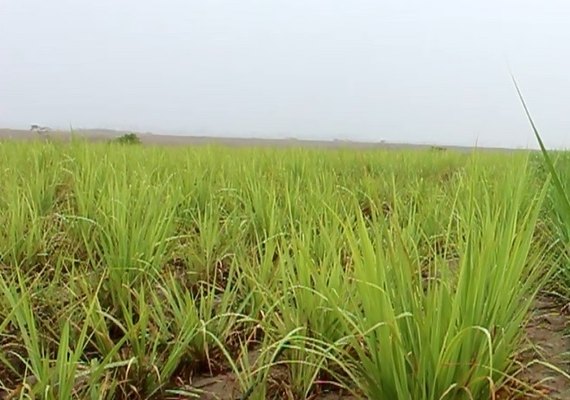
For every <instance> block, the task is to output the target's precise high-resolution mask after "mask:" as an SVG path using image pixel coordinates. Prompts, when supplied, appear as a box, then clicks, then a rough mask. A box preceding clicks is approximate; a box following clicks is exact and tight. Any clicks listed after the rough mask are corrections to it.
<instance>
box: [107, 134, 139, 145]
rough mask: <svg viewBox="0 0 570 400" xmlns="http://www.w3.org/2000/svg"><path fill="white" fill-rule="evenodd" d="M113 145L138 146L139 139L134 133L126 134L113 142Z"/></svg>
mask: <svg viewBox="0 0 570 400" xmlns="http://www.w3.org/2000/svg"><path fill="white" fill-rule="evenodd" d="M113 141H114V142H115V143H121V144H140V143H141V139H140V138H139V137H138V136H137V134H136V133H126V134H124V135H123V136H120V137H118V138H116V139H114V140H113Z"/></svg>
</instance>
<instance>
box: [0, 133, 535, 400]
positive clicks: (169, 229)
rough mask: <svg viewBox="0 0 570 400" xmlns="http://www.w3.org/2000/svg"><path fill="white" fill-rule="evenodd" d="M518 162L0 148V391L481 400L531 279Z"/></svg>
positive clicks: (334, 153) (530, 189)
mask: <svg viewBox="0 0 570 400" xmlns="http://www.w3.org/2000/svg"><path fill="white" fill-rule="evenodd" d="M527 161H528V160H527V156H526V155H524V154H518V153H516V154H515V153H513V154H507V153H505V154H485V153H473V154H467V153H456V152H453V151H446V152H433V151H429V150H428V151H419V150H418V151H406V152H403V151H388V150H383V151H381V150H369V151H364V150H360V151H355V150H340V149H338V150H330V149H329V150H310V149H263V150H262V149H253V148H252V149H237V148H223V147H213V146H212V147H196V148H158V147H138V146H137V147H130V146H127V147H125V146H120V145H113V144H111V145H109V144H105V145H98V144H88V143H82V142H75V143H71V144H49V143H48V144H45V143H35V144H32V143H8V142H7V143H2V144H1V145H0V170H1V171H2V177H3V178H2V180H0V224H1V226H2V227H3V228H2V230H1V231H0V257H1V261H0V262H1V269H0V271H1V272H0V344H2V346H3V352H2V353H1V355H0V387H4V388H6V390H12V391H13V392H11V393H12V394H14V395H17V396H22V397H27V398H38V399H39V398H45V399H69V398H78V399H79V398H91V399H99V398H109V399H111V398H121V397H123V396H135V397H137V396H138V397H139V398H150V397H152V396H159V397H160V396H163V397H166V396H167V395H168V393H174V391H175V392H176V393H177V395H179V396H181V395H182V394H181V392H182V390H183V389H184V390H186V391H187V392H190V391H191V389H189V388H190V387H191V382H190V380H189V376H191V374H192V373H194V374H198V373H206V372H208V371H209V370H212V372H214V373H216V371H220V370H222V369H223V368H226V369H228V370H231V371H233V373H235V376H236V378H237V380H238V384H239V387H240V390H241V391H242V392H247V393H248V394H249V395H250V398H251V399H254V398H255V399H264V398H270V397H271V396H277V397H276V398H283V397H279V396H280V395H279V394H275V393H273V392H272V389H271V388H272V386H271V385H270V384H269V382H270V381H271V379H270V377H271V374H272V373H274V372H275V371H279V372H280V374H281V375H280V377H281V378H280V379H282V380H284V381H285V382H286V386H287V387H288V391H289V392H288V393H289V394H290V395H291V396H293V397H294V398H296V399H304V398H308V397H309V396H310V395H311V394H312V393H314V392H315V391H316V390H318V389H319V388H320V387H321V386H322V385H321V384H320V383H319V382H320V381H322V380H323V379H328V380H332V381H334V382H336V385H337V386H344V387H346V388H347V389H349V390H350V391H352V392H353V394H354V395H355V396H362V397H364V398H370V399H395V400H398V399H401V400H408V399H434V400H437V399H458V398H465V399H487V398H489V396H490V394H491V393H492V392H494V391H495V390H496V389H497V387H499V386H500V385H501V383H502V382H503V381H504V378H505V376H506V374H508V373H509V372H511V369H510V368H511V362H512V360H511V356H512V355H513V354H514V353H515V352H516V350H517V348H518V345H519V340H520V339H521V333H522V330H521V327H522V325H523V323H524V319H525V316H526V313H527V310H528V307H529V304H530V302H531V300H532V298H533V295H534V293H535V291H536V290H537V288H538V287H539V285H540V284H541V283H542V281H543V279H544V277H545V276H546V274H545V269H544V268H545V265H546V264H545V262H544V260H543V256H544V254H545V252H543V244H542V243H541V242H540V241H538V240H534V241H533V238H534V237H535V236H533V235H534V231H535V224H536V219H537V215H538V212H539V207H540V206H541V203H542V198H543V194H544V190H543V188H542V186H541V185H540V184H538V183H537V181H536V180H535V179H533V175H532V174H530V173H528V167H527ZM248 353H251V354H250V355H255V356H256V357H248ZM30 376H32V377H33V379H31V380H30V379H29V378H28V380H26V382H28V383H29V384H27V385H20V383H21V382H23V381H24V380H25V379H27V378H26V377H30ZM176 377H178V378H179V379H174V378H176ZM182 383H184V384H185V385H186V386H184V385H183V384H182ZM14 390H15V391H14ZM196 390H198V389H196ZM188 395H189V396H190V394H188ZM133 398H134V397H133Z"/></svg>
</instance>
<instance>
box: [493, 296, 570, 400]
mask: <svg viewBox="0 0 570 400" xmlns="http://www.w3.org/2000/svg"><path fill="white" fill-rule="evenodd" d="M569 324H570V315H569V313H568V311H567V310H565V307H564V305H563V304H562V303H561V302H560V301H559V300H558V299H556V298H555V297H553V296H549V295H540V296H539V297H538V298H537V299H536V301H535V305H534V308H533V310H532V315H531V318H530V322H529V323H528V325H527V326H526V328H525V333H526V342H527V345H528V348H526V349H525V350H524V351H522V352H521V353H520V354H519V356H518V359H517V363H518V364H519V366H520V370H519V371H518V373H517V374H516V375H515V376H514V378H515V380H516V382H514V384H512V385H511V387H510V388H509V389H506V390H504V391H503V392H502V393H501V395H500V396H499V398H500V399H552V400H567V399H570V379H568V377H567V376H565V374H566V375H567V374H568V373H569V372H570V369H569V366H570V364H569V362H570V356H569V352H570V337H569V336H568V328H569V327H570V325H569Z"/></svg>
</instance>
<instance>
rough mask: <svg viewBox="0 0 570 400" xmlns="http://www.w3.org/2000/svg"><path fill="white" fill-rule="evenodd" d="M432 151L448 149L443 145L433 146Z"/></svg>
mask: <svg viewBox="0 0 570 400" xmlns="http://www.w3.org/2000/svg"><path fill="white" fill-rule="evenodd" d="M431 151H447V149H446V148H445V147H441V146H431Z"/></svg>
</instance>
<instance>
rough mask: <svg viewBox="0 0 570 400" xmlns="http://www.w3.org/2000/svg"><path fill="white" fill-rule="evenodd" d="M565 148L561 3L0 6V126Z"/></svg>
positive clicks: (36, 1)
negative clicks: (539, 134) (539, 136)
mask: <svg viewBox="0 0 570 400" xmlns="http://www.w3.org/2000/svg"><path fill="white" fill-rule="evenodd" d="M508 65H510V67H511V68H512V70H513V72H514V73H515V74H516V76H517V78H518V80H519V82H520V84H521V86H522V89H523V91H524V93H525V95H526V97H527V101H528V103H529V106H530V108H531V111H532V113H533V114H534V116H535V118H536V120H537V121H536V122H537V124H538V126H539V128H541V130H542V131H543V135H544V138H545V140H546V141H547V143H548V145H549V146H550V147H555V146H556V147H570V1H568V0H541V1H537V0H532V1H531V0H478V1H471V2H465V1H458V0H431V1H425V0H423V1H404V0H397V1H381V0H366V1H365V0H343V1H341V0H287V1H280V0H231V1H230V0H200V1H198V0H179V1H172V0H163V1H151V0H97V1H84V0H49V1H46V0H0V126H3V127H22V128H28V127H29V125H30V124H32V123H38V124H41V125H48V126H51V127H54V128H56V127H59V128H68V127H69V126H70V125H73V126H74V127H106V128H118V129H134V130H141V131H146V130H150V131H155V132H161V133H177V134H183V133H185V134H198V135H203V134H212V135H224V136H258V137H280V136H283V137H299V138H330V139H334V138H341V139H355V140H373V141H379V140H387V141H406V142H420V143H447V144H466V145H472V144H475V143H476V142H478V143H479V144H481V145H489V146H510V147H516V146H522V147H527V146H531V147H534V146H535V141H534V139H533V137H532V135H531V131H530V130H529V127H528V124H527V122H526V120H525V117H524V115H523V113H522V109H521V107H520V103H519V102H518V99H517V97H516V95H515V92H514V89H513V86H512V83H511V81H510V77H509V73H508Z"/></svg>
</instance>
